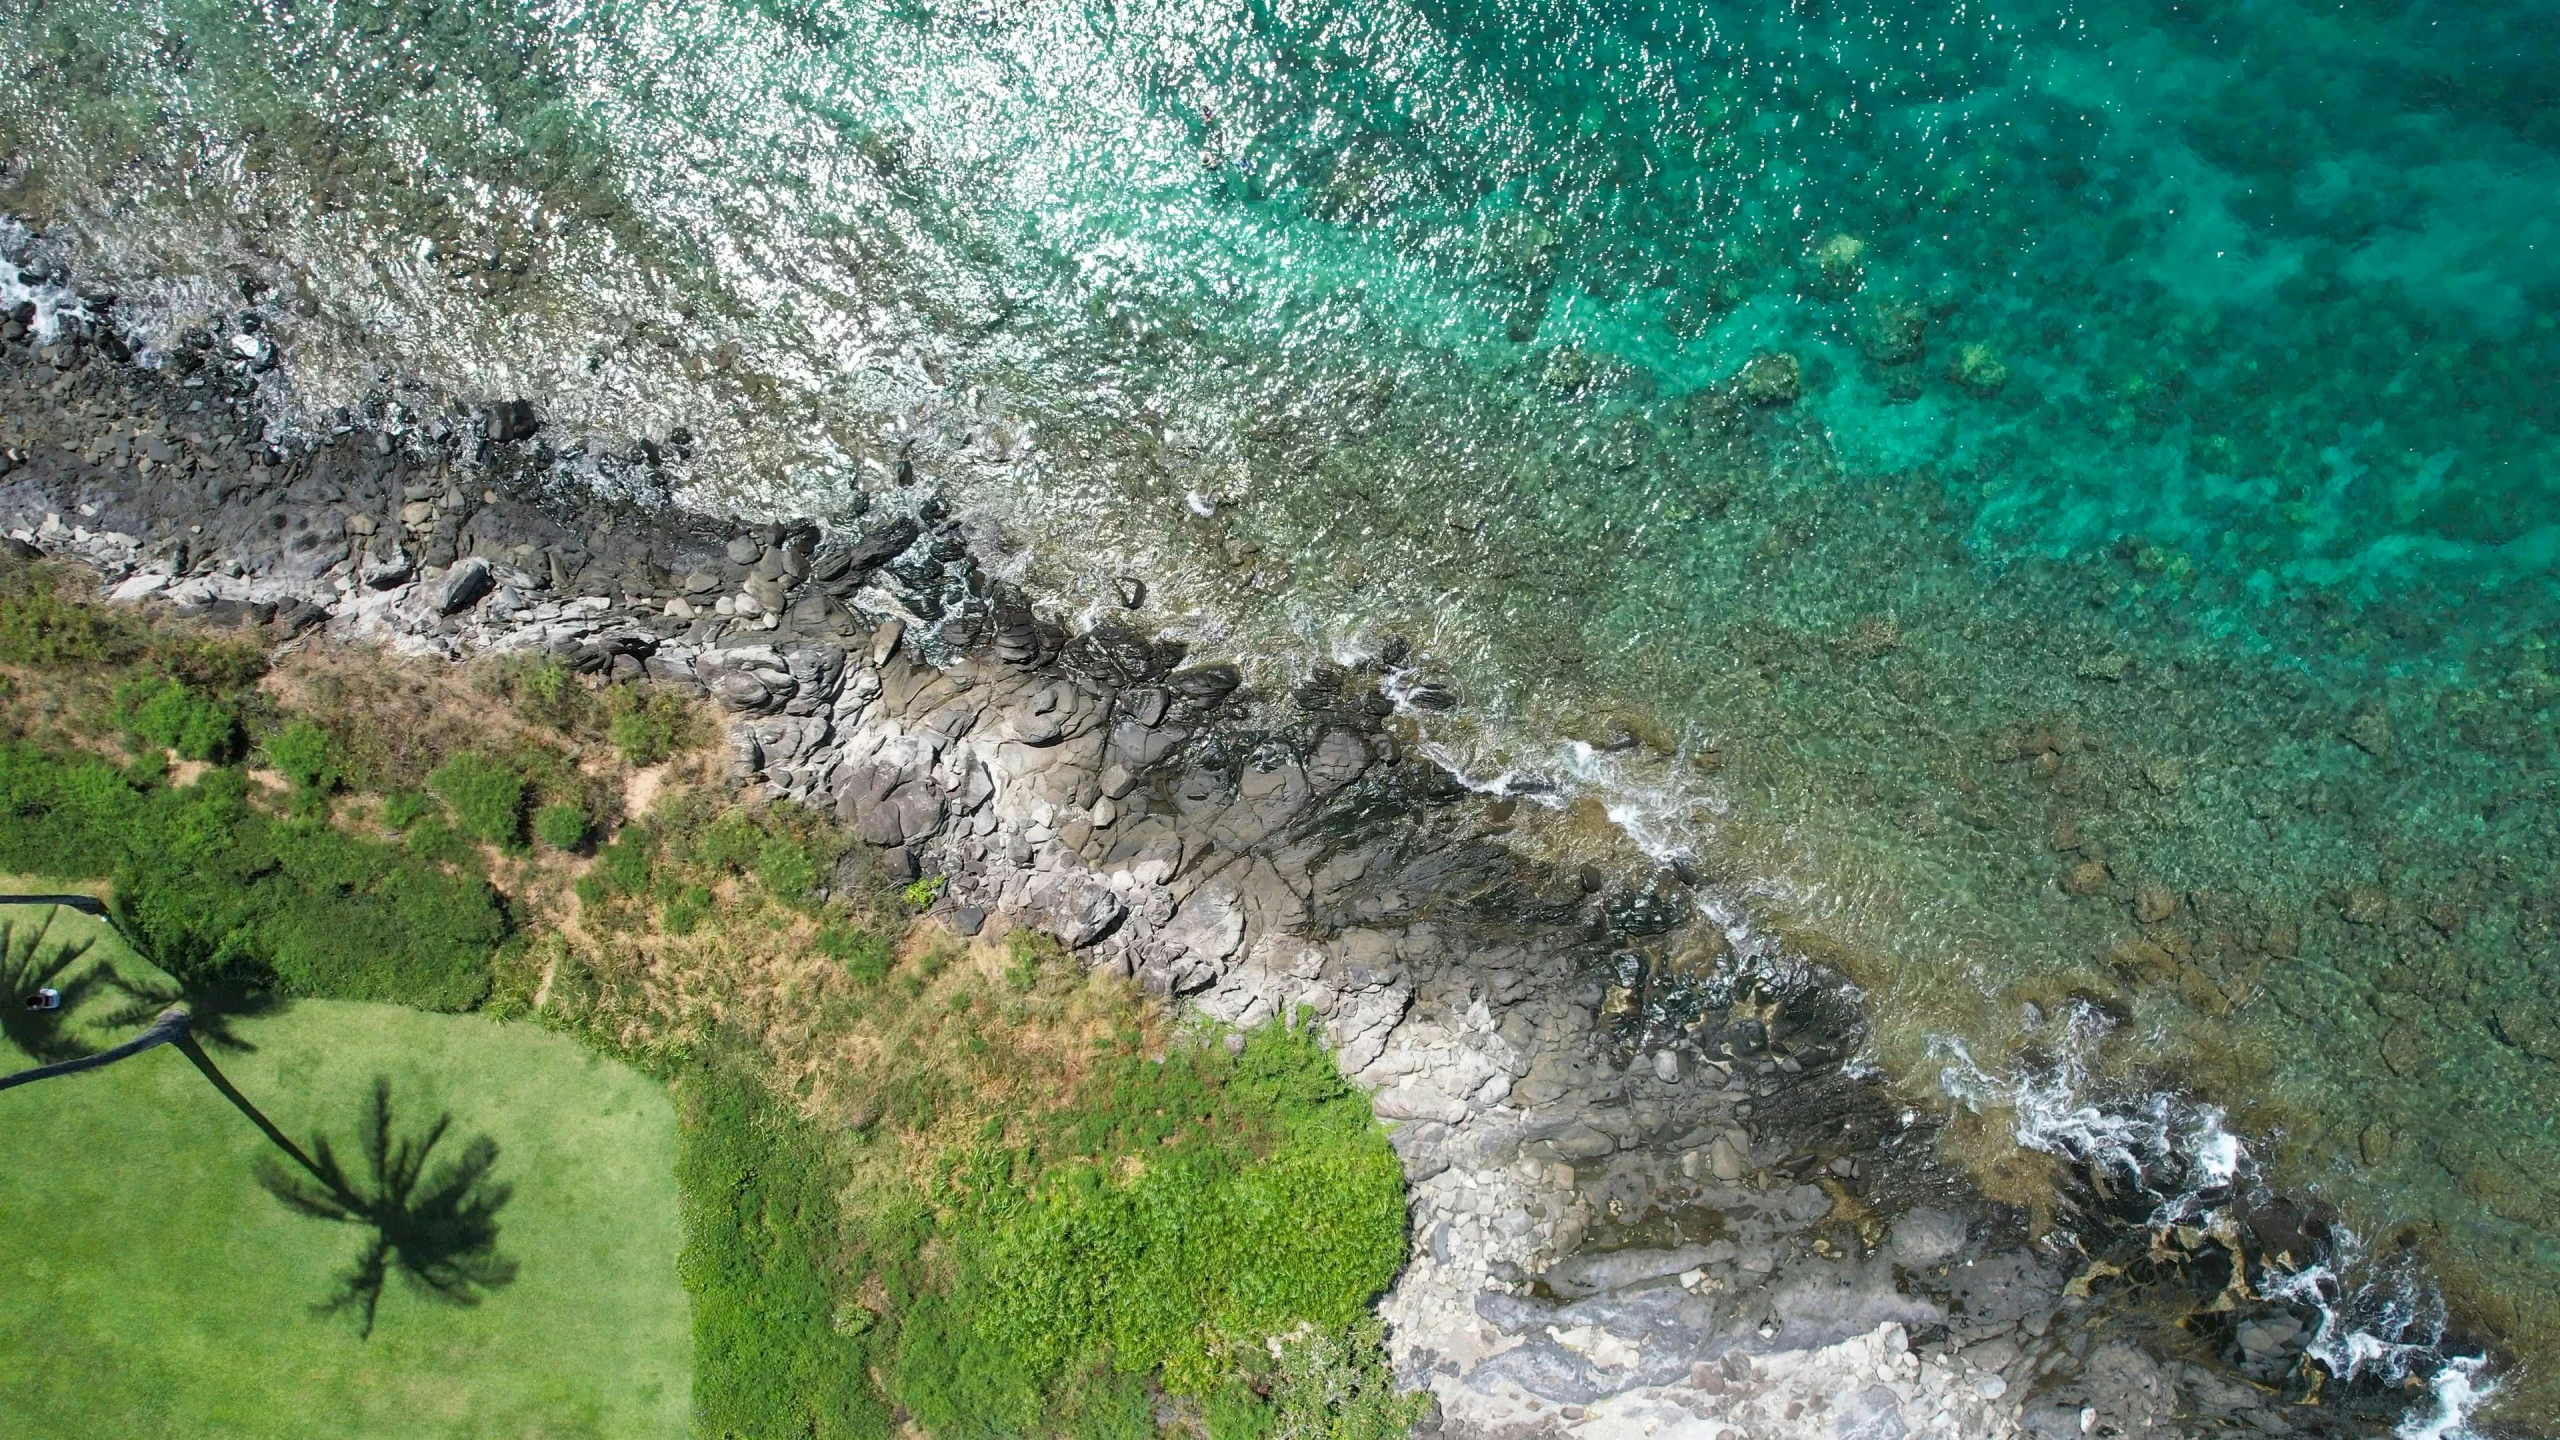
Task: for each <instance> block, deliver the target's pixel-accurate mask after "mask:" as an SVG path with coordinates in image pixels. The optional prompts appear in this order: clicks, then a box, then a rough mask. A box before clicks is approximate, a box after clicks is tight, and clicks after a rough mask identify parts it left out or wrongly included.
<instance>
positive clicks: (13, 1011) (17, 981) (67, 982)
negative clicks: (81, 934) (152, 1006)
mask: <svg viewBox="0 0 2560 1440" xmlns="http://www.w3.org/2000/svg"><path fill="white" fill-rule="evenodd" d="M48 928H50V927H49V926H37V927H35V929H34V931H33V933H30V934H25V935H23V936H22V935H21V934H20V929H19V926H18V925H17V924H16V922H14V921H0V1035H5V1036H6V1037H7V1038H8V1041H9V1043H10V1044H12V1045H15V1046H17V1047H18V1048H19V1049H21V1050H23V1051H25V1052H26V1053H27V1054H28V1055H29V1056H30V1057H32V1058H33V1059H35V1060H36V1061H38V1062H39V1063H42V1064H53V1063H56V1062H58V1061H63V1060H77V1059H79V1058H80V1057H81V1056H83V1055H87V1054H89V1053H91V1051H92V1050H93V1049H94V1048H95V1047H93V1046H90V1045H87V1044H84V1043H83V1042H81V1041H80V1040H79V1039H78V1038H77V1037H75V1036H74V1035H72V1034H71V1031H70V1025H69V1021H70V1018H71V1012H72V1011H74V1010H77V1009H79V1008H80V1002H81V1001H82V1000H84V999H86V998H88V996H89V993H90V992H91V991H93V990H95V989H97V988H98V986H99V984H100V983H101V982H102V980H104V979H106V978H107V977H109V976H112V975H113V973H114V972H113V971H108V970H104V969H103V968H102V967H93V968H92V969H90V970H88V971H87V972H85V973H83V974H80V975H76V976H72V977H71V978H69V979H65V978H64V975H65V972H67V971H69V970H70V969H71V967H73V966H74V965H77V964H78V963H80V960H81V958H82V957H83V956H85V955H87V954H88V953H89V951H90V948H91V947H92V946H94V945H95V944H96V943H97V941H96V940H95V939H94V938H89V939H82V940H78V941H69V940H65V941H62V942H60V943H58V944H56V945H54V946H53V947H52V948H51V949H50V950H47V949H46V947H45V943H44V937H45V931H46V930H47V929H48ZM44 989H51V990H53V991H55V992H56V994H57V995H58V996H59V997H60V998H59V1000H58V1001H57V1003H56V1004H55V1005H54V1006H53V1007H52V1008H50V1009H43V1010H36V1009H30V1008H28V1006H27V1004H26V1003H25V1002H26V999H27V997H30V996H32V995H34V994H35V993H36V992H37V991H39V990H44Z"/></svg>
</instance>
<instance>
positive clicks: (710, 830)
mask: <svg viewBox="0 0 2560 1440" xmlns="http://www.w3.org/2000/svg"><path fill="white" fill-rule="evenodd" d="M764 841H765V834H764V831H763V829H762V828H760V827H759V826H758V825H757V824H756V822H755V817H753V816H751V815H749V814H748V813H747V812H746V811H744V810H728V811H723V812H722V813H721V815H720V816H719V818H717V819H715V820H713V821H712V822H711V823H710V824H709V825H706V826H704V827H703V829H702V832H701V833H700V834H699V835H697V836H695V837H694V842H693V860H694V863H695V864H697V865H700V866H703V867H705V868H706V869H712V870H727V871H730V872H733V873H736V874H744V873H745V872H746V871H747V869H748V868H749V867H750V866H753V865H754V864H755V863H756V857H757V856H759V855H760V854H762V853H763V851H764Z"/></svg>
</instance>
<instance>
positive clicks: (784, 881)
mask: <svg viewBox="0 0 2560 1440" xmlns="http://www.w3.org/2000/svg"><path fill="white" fill-rule="evenodd" d="M824 878H826V872H825V871H824V870H822V869H820V868H819V860H818V857H817V855H816V854H815V853H814V852H813V851H812V850H811V849H810V847H809V845H808V844H807V843H805V842H804V841H802V840H800V839H799V838H798V837H796V836H791V835H773V836H768V837H767V838H766V840H765V842H764V843H763V844H762V845H759V846H757V847H756V883H757V884H759V885H762V886H763V887H764V888H765V892H766V893H767V894H769V895H772V896H773V897H774V898H775V899H777V900H782V901H785V902H788V903H790V904H794V905H797V904H800V903H802V902H803V901H806V900H807V899H808V898H809V897H810V896H811V895H812V894H814V893H815V892H816V890H817V888H818V882H819V881H820V880H822V879H824Z"/></svg>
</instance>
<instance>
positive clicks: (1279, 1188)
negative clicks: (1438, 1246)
mask: <svg viewBox="0 0 2560 1440" xmlns="http://www.w3.org/2000/svg"><path fill="white" fill-rule="evenodd" d="M883 1099H884V1103H885V1104H887V1105H888V1107H889V1109H890V1110H891V1112H892V1118H893V1120H894V1119H895V1118H897V1117H896V1115H895V1112H896V1111H897V1110H899V1109H900V1108H902V1107H901V1106H899V1105H898V1104H897V1103H896V1102H897V1099H898V1097H896V1096H894V1095H891V1096H884V1097H883ZM932 1207H933V1212H934V1213H936V1214H938V1215H944V1216H948V1217H950V1218H949V1219H948V1220H947V1221H945V1222H944V1223H943V1224H942V1225H941V1226H940V1227H939V1229H938V1233H937V1239H938V1240H939V1242H940V1244H941V1246H942V1247H943V1250H944V1253H945V1254H946V1255H947V1257H948V1260H947V1267H948V1276H949V1278H948V1279H947V1280H943V1279H938V1278H936V1277H935V1276H934V1275H931V1274H928V1273H926V1272H924V1271H922V1270H917V1271H915V1272H913V1273H912V1274H911V1275H910V1276H909V1277H908V1282H907V1284H908V1288H912V1289H913V1290H914V1291H916V1292H917V1293H918V1295H919V1300H918V1302H917V1304H916V1305H915V1306H914V1307H913V1309H912V1310H910V1311H909V1313H908V1314H907V1315H906V1316H905V1318H904V1322H903V1333H902V1334H901V1336H900V1340H899V1344H898V1347H897V1350H896V1353H895V1356H894V1362H893V1365H892V1367H891V1369H890V1372H889V1375H888V1379H889V1382H890V1385H891V1387H892V1390H893V1392H894V1393H895V1394H896V1396H897V1397H898V1399H899V1401H900V1402H901V1403H902V1404H904V1405H906V1406H907V1407H908V1408H909V1410H910V1411H912V1412H913V1413H914V1415H915V1416H916V1418H917V1420H918V1421H919V1422H920V1423H922V1424H923V1425H924V1426H925V1427H926V1428H927V1429H928V1430H931V1431H932V1432H933V1433H934V1434H936V1435H937V1436H942V1437H946V1440H958V1437H975V1436H997V1435H1020V1434H1034V1433H1038V1432H1039V1431H1040V1429H1041V1428H1042V1427H1043V1425H1044V1423H1046V1422H1047V1421H1048V1420H1052V1419H1055V1418H1056V1417H1060V1416H1062V1415H1064V1414H1066V1413H1067V1412H1069V1411H1070V1410H1074V1409H1076V1408H1077V1407H1078V1406H1084V1405H1088V1404H1090V1402H1092V1400H1093V1398H1094V1395H1095V1393H1096V1392H1094V1391H1093V1390H1092V1385H1093V1383H1094V1381H1093V1377H1094V1376H1095V1375H1096V1374H1097V1373H1098V1372H1100V1371H1103V1370H1108V1371H1110V1372H1113V1373H1116V1374H1119V1375H1123V1376H1140V1377H1147V1378H1150V1379H1152V1380H1153V1382H1154V1383H1155V1384H1157V1385H1158V1386H1160V1387H1161V1388H1163V1389H1164V1390H1165V1391H1167V1392H1168V1393H1171V1394H1175V1395H1185V1396H1191V1397H1195V1398H1196V1399H1197V1400H1199V1401H1201V1402H1204V1403H1206V1404H1208V1405H1211V1406H1214V1407H1219V1408H1221V1409H1222V1411H1223V1412H1225V1413H1226V1414H1227V1419H1228V1421H1229V1422H1231V1428H1235V1429H1237V1430H1238V1432H1239V1433H1242V1432H1244V1431H1250V1430H1251V1429H1252V1428H1253V1426H1254V1425H1255V1424H1260V1423H1264V1422H1265V1421H1277V1420H1279V1419H1282V1418H1285V1417H1284V1416H1282V1415H1281V1414H1279V1413H1278V1412H1275V1411H1272V1410H1271V1408H1270V1404H1266V1403H1264V1402H1262V1401H1260V1400H1259V1399H1258V1398H1257V1399H1256V1400H1255V1401H1254V1402H1253V1405H1252V1406H1247V1407H1246V1410H1247V1411H1250V1410H1252V1409H1253V1406H1260V1407H1261V1409H1262V1410H1263V1411H1264V1412H1265V1413H1264V1414H1263V1415H1262V1416H1261V1417H1260V1418H1259V1419H1256V1418H1254V1417H1253V1416H1252V1415H1251V1414H1239V1413H1238V1412H1237V1407H1238V1405H1239V1403H1240V1401H1239V1399H1238V1396H1237V1395H1236V1394H1235V1393H1234V1391H1233V1386H1234V1385H1235V1384H1236V1383H1237V1381H1238V1380H1239V1378H1240V1377H1242V1376H1244V1375H1246V1374H1248V1373H1251V1372H1257V1371H1259V1370H1261V1369H1264V1368H1267V1366H1268V1364H1269V1362H1268V1360H1267V1358H1266V1355H1265V1352H1264V1350H1263V1348H1262V1347H1263V1341H1264V1338H1265V1337H1267V1336H1271V1335H1281V1334H1288V1333H1292V1332H1294V1331H1296V1330H1298V1329H1299V1327H1300V1326H1301V1325H1302V1324H1308V1325H1312V1326H1314V1327H1315V1328H1316V1330H1317V1331H1318V1332H1320V1333H1325V1334H1332V1335H1341V1334H1346V1333H1349V1332H1350V1331H1351V1330H1352V1328H1353V1327H1355V1326H1357V1325H1358V1324H1359V1323H1360V1322H1361V1321H1362V1320H1363V1319H1364V1318H1366V1317H1367V1315H1368V1306H1369V1302H1370V1301H1371V1300H1372V1299H1373V1298H1375V1296H1376V1295H1377V1294H1378V1293H1379V1292H1380V1291H1382V1290H1384V1289H1385V1288H1386V1286H1387V1285H1388V1283H1389V1282H1391V1281H1392V1280H1393V1279H1394V1277H1395V1273H1396V1269H1397V1267H1398V1266H1399V1265H1401V1264H1402V1263H1403V1259H1404V1251H1405V1239H1404V1180H1403V1172H1402V1169H1401V1167H1400V1166H1399V1165H1398V1164H1397V1161H1396V1158H1395V1155H1394V1153H1393V1152H1392V1151H1391V1150H1390V1149H1389V1148H1388V1147H1387V1145H1386V1143H1385V1140H1384V1138H1383V1136H1382V1135H1381V1134H1380V1132H1379V1130H1378V1128H1377V1124H1376V1122H1375V1121H1374V1120H1373V1119H1372V1118H1371V1116H1370V1113H1369V1107H1368V1104H1367V1102H1366V1101H1365V1100H1364V1099H1363V1098H1362V1097H1360V1096H1359V1095H1358V1094H1357V1093H1356V1092H1353V1091H1352V1090H1351V1089H1350V1088H1349V1087H1348V1086H1346V1085H1345V1084H1344V1083H1343V1081H1342V1079H1341V1077H1340V1076H1339V1075H1338V1074H1336V1073H1335V1070H1334V1067H1333V1062H1332V1059H1331V1057H1329V1056H1328V1055H1326V1054H1325V1052H1324V1049H1323V1047H1322V1046H1321V1045H1320V1044H1319V1043H1318V1042H1317V1041H1316V1039H1315V1038H1314V1036H1313V1035H1312V1034H1311V1033H1310V1032H1308V1031H1304V1030H1297V1029H1292V1028H1290V1027H1287V1026H1282V1025H1269V1026H1264V1027H1262V1028H1260V1029H1257V1030H1254V1031H1252V1032H1249V1033H1248V1034H1247V1035H1246V1036H1245V1041H1244V1046H1243V1049H1242V1050H1241V1052H1239V1053H1230V1052H1229V1051H1228V1049H1227V1048H1226V1047H1225V1046H1223V1045H1218V1044H1210V1043H1183V1044H1179V1045H1177V1046H1175V1047H1174V1048H1173V1049H1172V1050H1171V1051H1170V1052H1169V1053H1167V1054H1166V1055H1165V1056H1164V1057H1163V1058H1162V1060H1161V1061H1158V1060H1154V1059H1150V1058H1149V1057H1147V1056H1145V1055H1143V1054H1139V1053H1136V1052H1134V1051H1124V1052H1122V1053H1119V1054H1118V1055H1116V1056H1114V1057H1110V1058H1107V1059H1105V1060H1104V1061H1103V1062H1102V1063H1101V1064H1100V1066H1099V1068H1098V1070H1097V1073H1096V1074H1095V1075H1094V1076H1093V1078H1092V1081H1091V1083H1090V1084H1089V1085H1088V1086H1087V1087H1086V1089H1085V1091H1084V1093H1083V1094H1082V1095H1081V1096H1080V1097H1079V1101H1078V1103H1077V1104H1075V1105H1073V1106H1070V1107H1067V1108H1065V1109H1062V1110H1058V1111H1055V1112H1051V1113H1049V1114H1046V1115H1043V1116H1036V1117H1024V1118H1023V1121H1022V1123H1021V1125H1020V1127H1019V1128H1018V1129H1017V1131H1016V1132H1015V1143H1014V1144H1012V1145H1009V1146H1004V1147H995V1148H987V1149H982V1150H980V1151H979V1152H978V1153H976V1154H974V1155H972V1156H971V1157H969V1159H968V1160H967V1162H966V1163H965V1164H963V1165H962V1166H960V1167H959V1168H958V1169H957V1170H956V1171H954V1172H953V1179H952V1181H951V1182H950V1188H949V1190H948V1191H947V1193H942V1194H938V1195H935V1196H933V1197H932ZM892 1268H895V1264H894V1258H893V1266H892ZM893 1288H895V1287H893ZM1358 1358H1359V1357H1357V1356H1354V1355H1353V1354H1352V1353H1351V1352H1350V1351H1348V1350H1346V1351H1344V1352H1343V1353H1342V1354H1341V1355H1340V1356H1335V1357H1332V1359H1331V1360H1330V1361H1329V1362H1328V1363H1331V1364H1332V1367H1333V1371H1334V1373H1336V1374H1337V1375H1339V1374H1341V1373H1343V1367H1344V1366H1346V1365H1349V1364H1352V1363H1354V1361H1355V1360H1356V1359H1358ZM1337 1388H1340V1387H1337ZM1349 1388H1350V1389H1351V1390H1352V1391H1354V1392H1356V1391H1357V1389H1358V1387H1357V1386H1356V1385H1355V1386H1351V1387H1349ZM1274 1395H1275V1400H1274V1401H1273V1402H1271V1403H1277V1399H1276V1397H1277V1396H1278V1395H1279V1392H1278V1391H1275V1392H1274ZM1071 1402H1073V1403H1071ZM1121 1413H1123V1412H1122V1411H1121V1410H1120V1409H1118V1408H1115V1406H1114V1405H1103V1406H1101V1407H1100V1408H1099V1409H1095V1410H1093V1411H1092V1412H1091V1414H1090V1415H1089V1417H1088V1418H1089V1419H1090V1420H1091V1421H1092V1424H1093V1426H1094V1427H1096V1428H1095V1429H1094V1430H1093V1431H1090V1432H1088V1431H1087V1430H1086V1429H1085V1428H1084V1427H1083V1426H1081V1425H1079V1426H1077V1427H1072V1428H1073V1429H1075V1431H1076V1433H1100V1432H1102V1431H1107V1430H1108V1429H1110V1428H1111V1427H1112V1425H1113V1424H1115V1423H1116V1422H1114V1421H1113V1420H1112V1419H1111V1417H1112V1416H1114V1415H1118V1414H1121ZM1407 1418H1409V1416H1408V1417H1407ZM1399 1428H1400V1427H1399ZM1310 1433H1316V1432H1310ZM1344 1433H1346V1434H1348V1433H1349V1432H1344Z"/></svg>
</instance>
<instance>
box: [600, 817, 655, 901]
mask: <svg viewBox="0 0 2560 1440" xmlns="http://www.w3.org/2000/svg"><path fill="white" fill-rule="evenodd" d="M657 849H658V837H657V836H656V835H655V834H653V833H652V832H651V831H650V830H649V828H648V827H647V826H645V825H625V826H624V827H622V833H620V834H618V835H616V836H614V837H613V843H611V844H609V845H607V846H605V847H604V848H603V849H602V850H600V851H598V852H597V854H596V859H597V861H598V864H597V866H596V872H597V873H598V874H599V875H601V876H603V877H604V883H605V886H606V888H607V889H609V890H610V891H612V892H613V893H614V894H617V895H638V894H640V893H642V892H644V891H646V890H647V889H648V888H649V877H650V874H651V872H652V869H653V861H654V860H655V858H656V854H657Z"/></svg>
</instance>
